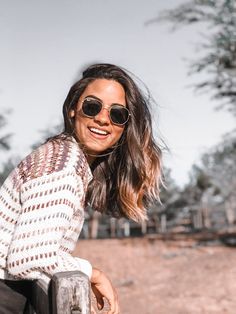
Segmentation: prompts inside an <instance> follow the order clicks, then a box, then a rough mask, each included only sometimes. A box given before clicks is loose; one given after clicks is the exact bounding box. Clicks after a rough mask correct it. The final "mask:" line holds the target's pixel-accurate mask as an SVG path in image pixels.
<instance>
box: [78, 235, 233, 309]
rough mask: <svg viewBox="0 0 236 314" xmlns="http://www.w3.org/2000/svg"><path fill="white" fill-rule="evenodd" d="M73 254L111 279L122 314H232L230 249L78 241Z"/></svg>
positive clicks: (135, 241)
mask: <svg viewBox="0 0 236 314" xmlns="http://www.w3.org/2000/svg"><path fill="white" fill-rule="evenodd" d="M76 255H78V256H80V257H84V258H86V259H88V260H89V261H90V262H91V263H92V264H93V265H94V266H96V267H98V268H101V269H102V270H103V271H104V272H105V273H107V274H109V276H110V278H111V280H112V282H113V284H114V285H115V287H116V288H117V291H118V294H119V299H120V304H121V313H122V314H189V313H191V314H197V313H204V314H211V313H217V314H218V313H219V314H223V313H227V314H229V313H230V314H235V313H236V262H235V261H236V249H234V248H230V247H225V246H221V245H217V244H214V245H205V246H203V245H198V244H197V243H196V242H194V241H189V240H188V241H186V240H185V241H161V240H157V239H155V238H151V239H150V238H149V239H148V238H131V239H121V240H118V239H111V240H80V241H79V243H78V246H77V249H76ZM98 313H103V312H98Z"/></svg>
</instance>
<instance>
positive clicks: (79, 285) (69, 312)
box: [51, 271, 90, 314]
mask: <svg viewBox="0 0 236 314" xmlns="http://www.w3.org/2000/svg"><path fill="white" fill-rule="evenodd" d="M51 285H52V314H90V284H89V279H88V277H87V276H86V275H85V274H83V273H82V272H80V271H74V272H73V271H71V272H61V273H57V274H55V275H54V276H53V277H52V280H51Z"/></svg>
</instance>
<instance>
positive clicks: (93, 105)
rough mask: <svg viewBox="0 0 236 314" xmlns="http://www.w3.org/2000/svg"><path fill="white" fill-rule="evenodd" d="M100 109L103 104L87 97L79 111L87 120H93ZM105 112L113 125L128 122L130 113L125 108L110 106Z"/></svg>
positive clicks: (115, 105) (116, 105)
mask: <svg viewBox="0 0 236 314" xmlns="http://www.w3.org/2000/svg"><path fill="white" fill-rule="evenodd" d="M102 108H103V104H102V102H101V101H99V100H97V99H95V98H91V97H87V98H85V99H84V101H83V103H82V108H81V109H82V112H83V114H84V115H85V116H87V117H89V118H94V117H95V116H96V115H98V114H99V112H100V111H101V110H102ZM107 110H108V112H109V117H110V119H111V122H112V123H113V124H117V125H124V124H125V123H127V122H128V120H129V117H130V112H129V110H128V109H127V108H126V107H124V106H122V105H118V104H112V105H111V106H110V108H109V109H107Z"/></svg>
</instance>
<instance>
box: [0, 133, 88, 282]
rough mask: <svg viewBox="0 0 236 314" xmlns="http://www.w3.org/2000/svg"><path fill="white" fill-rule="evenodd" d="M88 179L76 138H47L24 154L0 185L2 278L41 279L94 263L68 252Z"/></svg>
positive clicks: (77, 227)
mask: <svg viewBox="0 0 236 314" xmlns="http://www.w3.org/2000/svg"><path fill="white" fill-rule="evenodd" d="M91 179H92V174H91V171H90V168H89V165H88V163H87V161H86V158H85V156H84V154H83V152H82V151H81V150H80V148H79V146H78V144H77V142H76V141H75V140H74V139H71V140H66V139H60V140H57V141H49V142H47V143H46V144H44V145H42V146H40V147H39V148H38V149H36V150H35V151H33V152H32V153H31V154H30V155H28V156H27V157H26V158H25V159H24V160H23V161H22V162H21V163H20V164H19V165H18V166H17V167H16V168H15V169H14V170H13V171H12V173H11V174H10V175H9V177H8V178H7V179H6V181H5V183H4V184H3V185H2V187H1V189H0V278H1V279H13V278H14V279H23V278H24V279H43V280H45V281H46V282H48V281H49V280H50V277H51V276H52V275H53V274H54V273H56V272H61V271H69V270H81V271H82V272H84V273H85V274H87V275H88V276H89V277H91V272H92V267H91V265H90V263H89V262H88V261H86V260H84V259H80V258H76V257H73V256H72V255H71V253H72V252H73V250H74V248H75V245H76V242H77V240H78V237H79V234H80V231H81V228H82V226H83V222H84V200H85V193H86V189H87V185H88V183H89V181H90V180H91Z"/></svg>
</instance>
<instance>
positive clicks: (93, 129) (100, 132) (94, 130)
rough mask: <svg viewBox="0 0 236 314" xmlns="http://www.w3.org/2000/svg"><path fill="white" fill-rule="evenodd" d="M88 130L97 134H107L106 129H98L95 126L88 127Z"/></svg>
mask: <svg viewBox="0 0 236 314" xmlns="http://www.w3.org/2000/svg"><path fill="white" fill-rule="evenodd" d="M90 131H92V132H94V133H97V134H101V135H107V134H108V132H107V131H103V130H98V129H96V128H90Z"/></svg>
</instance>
